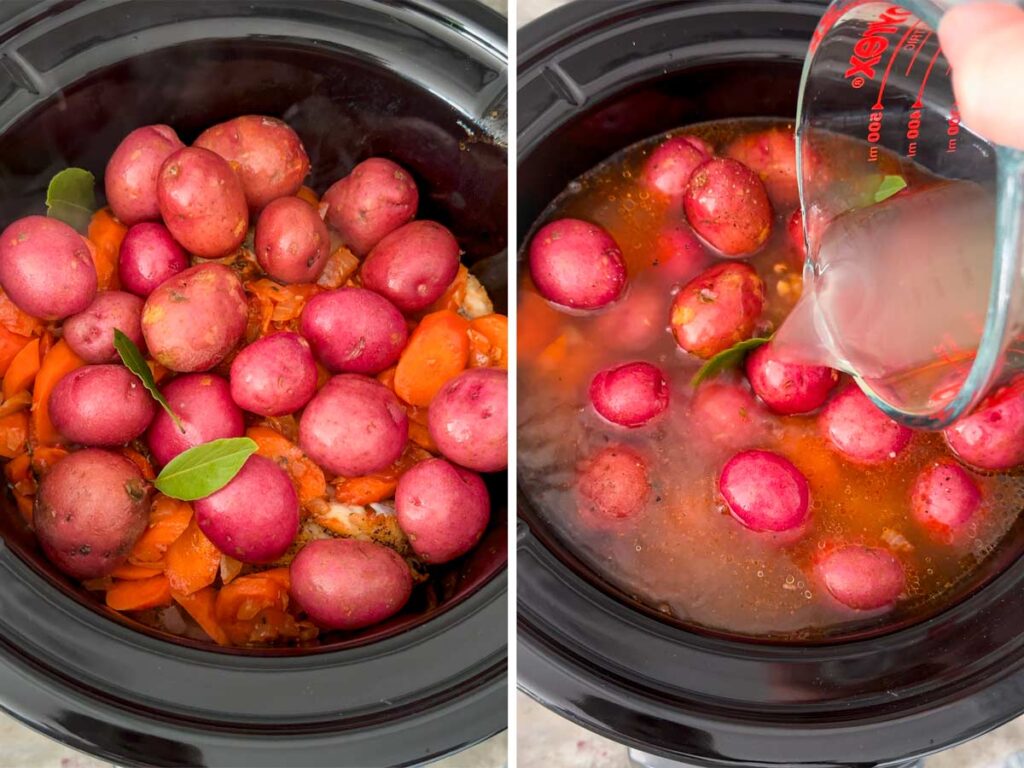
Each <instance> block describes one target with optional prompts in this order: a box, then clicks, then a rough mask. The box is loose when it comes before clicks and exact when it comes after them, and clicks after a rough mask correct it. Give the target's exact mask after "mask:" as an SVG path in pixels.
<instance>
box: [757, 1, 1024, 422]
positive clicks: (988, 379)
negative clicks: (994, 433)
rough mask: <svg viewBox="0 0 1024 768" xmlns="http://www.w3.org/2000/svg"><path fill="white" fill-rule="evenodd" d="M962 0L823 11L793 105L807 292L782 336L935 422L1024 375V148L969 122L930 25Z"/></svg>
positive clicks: (803, 355) (907, 416)
mask: <svg viewBox="0 0 1024 768" xmlns="http://www.w3.org/2000/svg"><path fill="white" fill-rule="evenodd" d="M953 4H954V3H953V2H949V1H948V0H938V1H936V0H903V1H902V2H900V3H899V4H893V3H891V2H875V1H873V0H839V1H838V2H834V3H833V4H832V5H831V6H830V7H829V9H828V10H827V11H826V13H825V15H824V17H823V18H822V21H821V23H820V24H819V26H818V29H817V30H816V32H815V35H814V38H813V40H812V43H811V48H810V51H809V53H808V57H807V60H806V61H805V64H804V70H803V77H802V81H801V93H800V101H799V106H798V111H797V166H798V179H799V184H800V199H801V207H802V210H803V215H804V238H805V244H806V246H807V254H808V258H807V262H806V265H805V269H804V295H803V297H802V298H801V300H800V302H799V303H798V304H797V306H796V308H795V309H794V311H793V313H792V314H791V315H790V317H789V318H787V320H786V322H785V323H783V325H782V327H781V328H780V329H779V331H778V333H777V334H776V337H775V344H776V346H777V348H778V349H779V350H780V352H781V353H782V354H784V355H787V356H789V357H790V358H791V359H793V360H795V361H801V362H813V363H819V364H826V365H831V366H833V367H836V368H838V369H840V370H844V371H847V372H849V373H851V374H853V375H854V378H855V379H856V380H857V383H858V384H859V385H860V386H861V388H862V389H863V390H864V391H865V392H866V393H867V394H868V395H869V396H870V397H871V398H872V400H873V401H874V402H875V403H876V404H877V405H878V406H879V407H881V408H882V410H883V411H885V412H886V413H887V414H889V415H890V416H891V417H893V418H895V419H897V420H899V421H901V422H903V423H906V424H909V425H911V426H917V427H925V428H933V429H935V428H941V427H943V426H945V425H947V424H949V423H950V422H952V421H953V420H954V419H956V418H957V417H958V416H960V415H961V414H963V413H965V412H966V411H968V410H969V409H970V408H971V407H972V406H974V405H975V404H976V403H977V402H978V401H979V400H980V399H981V398H982V397H984V395H985V394H986V393H988V392H991V391H993V390H994V389H995V388H997V387H999V386H1001V385H1003V384H1006V383H1007V382H1009V381H1010V380H1012V379H1014V378H1015V377H1016V376H1018V375H1020V374H1022V373H1024V275H1022V263H1024V245H1022V218H1024V152H1021V151H1019V150H1014V149H1010V148H1007V147H1003V146H997V145H994V144H991V143H989V142H988V141H986V140H985V138H984V137H982V136H979V135H977V134H975V133H973V132H972V131H971V130H970V126H968V125H965V124H964V123H963V122H962V121H961V119H960V114H959V111H958V110H957V105H956V101H955V98H954V94H953V88H952V79H951V70H950V67H949V64H948V62H947V61H946V59H945V57H944V55H943V53H942V50H941V48H940V46H939V43H938V38H937V36H936V34H935V29H936V28H937V27H938V22H939V19H940V18H941V17H942V14H943V13H944V12H945V11H946V10H947V9H948V8H950V7H951V6H952V5H953ZM903 185H907V186H906V188H905V189H904V188H902V187H903Z"/></svg>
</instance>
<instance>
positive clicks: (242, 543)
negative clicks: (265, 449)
mask: <svg viewBox="0 0 1024 768" xmlns="http://www.w3.org/2000/svg"><path fill="white" fill-rule="evenodd" d="M193 506H194V508H195V513H196V522H197V523H198V524H199V528H200V530H202V532H203V533H204V534H206V537H207V538H208V539H209V540H210V541H211V542H213V544H214V546H216V547H217V549H219V550H220V551H221V552H223V553H224V554H226V555H228V556H229V557H233V558H235V559H236V560H241V561H242V562H243V563H267V562H270V561H272V560H275V559H277V558H278V557H280V556H281V555H283V554H284V553H285V552H286V551H288V547H290V546H291V543H292V542H293V541H294V540H295V535H296V534H297V533H298V532H299V500H298V497H297V496H296V495H295V488H293V487H292V481H291V480H290V479H289V478H288V475H287V474H286V473H285V471H284V470H283V469H281V468H280V467H279V466H277V464H275V463H274V462H273V461H271V460H270V459H268V458H265V457H263V456H258V455H253V456H250V457H249V458H248V459H247V460H246V462H245V464H244V465H243V466H242V469H241V470H240V471H239V473H238V474H237V475H235V476H234V478H232V480H231V482H230V483H228V484H227V485H225V486H224V487H223V488H221V489H220V490H219V491H216V492H214V493H212V494H210V495H209V496H207V497H205V498H203V499H199V500H198V501H196V502H195V503H194V505H193Z"/></svg>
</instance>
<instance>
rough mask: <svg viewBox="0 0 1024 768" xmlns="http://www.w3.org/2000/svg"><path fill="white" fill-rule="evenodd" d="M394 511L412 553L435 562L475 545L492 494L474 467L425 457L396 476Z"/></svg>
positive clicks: (480, 534)
mask: <svg viewBox="0 0 1024 768" xmlns="http://www.w3.org/2000/svg"><path fill="white" fill-rule="evenodd" d="M395 512H396V514H397V515H398V525H399V526H400V527H401V529H402V530H403V531H404V532H405V535H406V536H408V537H409V544H410V545H411V546H412V549H413V552H415V553H416V555H417V556H418V557H419V558H420V559H421V560H422V561H423V562H425V563H431V564H435V565H436V564H439V563H447V562H449V561H450V560H454V559H455V558H457V557H461V556H462V555H464V554H466V553H467V552H469V550H471V549H472V548H473V547H475V546H476V544H477V542H478V541H480V537H481V536H483V533H484V529H485V528H487V522H488V520H490V517H491V499H490V496H488V495H487V486H485V485H484V481H483V480H481V479H480V476H479V475H478V474H476V473H475V472H470V471H469V470H466V469H463V468H462V467H457V466H455V465H454V464H450V463H448V462H447V461H445V460H444V459H427V460H426V461H421V462H420V463H419V464H416V465H415V466H414V467H412V468H410V469H409V470H408V471H406V473H405V474H404V475H402V477H401V479H400V480H399V481H398V488H397V490H396V491H395Z"/></svg>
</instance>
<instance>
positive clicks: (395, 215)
mask: <svg viewBox="0 0 1024 768" xmlns="http://www.w3.org/2000/svg"><path fill="white" fill-rule="evenodd" d="M419 200H420V194H419V190H417V189H416V182H415V181H413V179H412V175H411V174H410V173H409V172H408V171H407V170H405V169H404V168H402V166H400V165H398V163H393V162H392V161H390V160H388V159H386V158H383V157H371V158H369V159H367V160H364V161H363V162H361V163H359V164H358V165H357V166H356V167H355V168H353V169H352V172H351V173H350V174H349V175H348V176H346V177H345V178H343V179H340V180H339V181H336V182H334V184H332V185H331V186H330V188H328V190H327V191H326V192H324V196H323V198H322V199H321V201H320V203H321V207H322V209H324V210H325V211H326V213H325V216H324V218H325V219H326V221H327V223H328V224H330V225H331V226H332V227H334V228H335V229H336V230H338V233H339V234H340V235H341V239H342V241H343V242H344V243H345V245H347V246H348V247H349V248H350V249H351V250H352V252H353V253H354V254H355V255H356V256H360V257H362V256H365V255H366V254H367V253H369V252H370V249H371V248H373V246H375V245H376V244H377V243H379V242H380V241H381V240H382V239H383V238H384V236H385V235H387V234H388V233H389V232H393V231H394V230H396V229H398V228H399V227H400V226H402V225H403V224H405V223H406V222H408V221H411V220H412V218H413V217H414V216H415V215H416V208H417V207H418V206H419Z"/></svg>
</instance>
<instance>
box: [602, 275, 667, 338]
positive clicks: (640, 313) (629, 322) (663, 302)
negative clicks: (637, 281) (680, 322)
mask: <svg viewBox="0 0 1024 768" xmlns="http://www.w3.org/2000/svg"><path fill="white" fill-rule="evenodd" d="M671 301H672V296H671V294H670V293H669V292H668V291H667V290H664V289H662V288H659V287H657V286H651V285H648V286H643V287H639V286H638V287H635V288H632V289H631V290H630V291H629V293H628V294H627V295H626V296H625V297H624V298H623V299H622V301H619V302H616V303H615V304H613V305H612V306H610V307H608V309H606V310H605V311H604V312H601V313H600V314H599V315H597V316H596V317H595V318H594V338H598V339H601V341H602V343H604V344H606V345H607V346H609V347H610V348H612V349H618V350H622V351H624V352H639V351H641V350H644V349H647V348H648V347H649V346H651V345H652V344H653V343H654V342H656V341H657V340H658V338H659V337H660V336H661V335H662V334H663V333H665V332H666V331H667V330H668V324H667V323H666V322H665V317H666V315H667V314H668V305H669V303H670V302H671Z"/></svg>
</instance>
